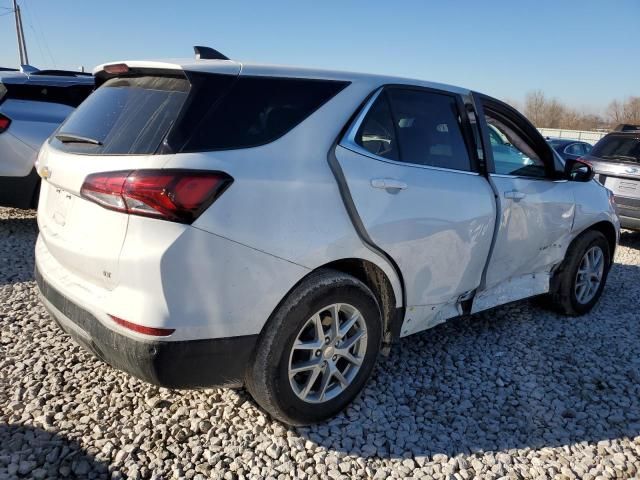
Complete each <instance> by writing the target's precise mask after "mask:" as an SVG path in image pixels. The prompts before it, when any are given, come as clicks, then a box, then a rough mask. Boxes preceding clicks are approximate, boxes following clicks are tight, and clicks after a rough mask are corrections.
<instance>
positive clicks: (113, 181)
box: [80, 169, 233, 224]
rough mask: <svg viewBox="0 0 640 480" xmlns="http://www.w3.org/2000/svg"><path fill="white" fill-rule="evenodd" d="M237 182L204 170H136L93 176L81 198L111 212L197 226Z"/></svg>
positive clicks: (225, 175)
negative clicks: (210, 208)
mask: <svg viewBox="0 0 640 480" xmlns="http://www.w3.org/2000/svg"><path fill="white" fill-rule="evenodd" d="M232 182H233V179H232V178H231V177H230V176H229V175H227V174H226V173H222V172H210V171H201V170H173V169H167V170H133V171H119V172H106V173H93V174H91V175H89V176H88V177H87V178H86V179H85V181H84V184H83V185H82V188H81V189H80V195H81V196H82V197H83V198H86V199H87V200H90V201H92V202H95V203H97V204H98V205H101V206H103V207H105V208H108V209H110V210H116V211H119V212H124V213H128V214H130V215H141V216H144V217H155V218H160V219H163V220H170V221H172V222H179V223H187V224H190V223H193V222H194V221H195V219H196V218H198V216H200V214H201V213H202V212H203V211H204V210H206V209H207V208H208V207H209V206H210V205H211V204H212V203H213V202H214V200H215V199H216V198H218V197H219V196H220V195H221V194H222V193H223V192H224V191H225V190H226V188H227V187H228V186H229V185H231V183H232Z"/></svg>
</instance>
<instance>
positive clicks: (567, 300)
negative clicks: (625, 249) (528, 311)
mask: <svg viewBox="0 0 640 480" xmlns="http://www.w3.org/2000/svg"><path fill="white" fill-rule="evenodd" d="M592 247H600V249H602V252H603V253H604V259H603V261H604V270H603V274H602V280H601V281H600V285H599V287H598V289H597V290H596V292H595V295H594V296H593V298H592V299H591V300H590V301H588V302H586V303H580V302H579V301H578V297H577V295H576V289H575V286H576V281H577V273H578V268H579V267H580V262H581V261H582V258H583V257H584V255H585V253H586V252H587V251H588V250H589V249H591V248H592ZM610 268H611V253H610V247H609V242H607V239H606V238H605V236H604V235H603V234H602V233H600V232H598V231H596V230H588V231H586V232H585V233H583V234H581V235H580V236H579V237H578V238H576V239H575V240H574V241H573V243H572V244H571V245H570V246H569V249H568V250H567V254H566V256H565V259H564V261H563V262H562V264H561V265H560V268H558V270H556V272H555V273H554V275H553V278H552V279H551V286H550V287H551V288H550V291H549V295H548V296H547V299H548V304H549V305H550V307H551V308H553V309H554V310H556V311H558V312H560V313H564V314H565V315H571V316H577V315H584V314H585V313H588V312H589V311H591V309H592V308H593V307H594V305H595V304H596V303H597V302H598V300H599V299H600V296H601V295H602V290H603V289H604V286H605V283H606V282H607V275H608V274H609V270H610Z"/></svg>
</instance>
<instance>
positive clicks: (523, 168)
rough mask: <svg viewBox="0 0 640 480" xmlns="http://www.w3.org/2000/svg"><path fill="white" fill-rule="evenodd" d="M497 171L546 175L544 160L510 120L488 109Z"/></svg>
mask: <svg viewBox="0 0 640 480" xmlns="http://www.w3.org/2000/svg"><path fill="white" fill-rule="evenodd" d="M485 117H486V120H487V126H488V128H489V139H490V144H491V151H492V152H493V163H494V167H495V173H498V174H502V175H518V176H526V177H539V178H544V177H545V176H546V169H545V165H544V162H543V161H542V160H541V159H540V157H539V156H538V154H536V152H535V151H534V150H533V148H531V146H530V145H529V144H528V143H527V142H526V141H525V140H524V139H523V138H522V137H521V136H520V135H519V134H518V133H516V131H515V128H513V126H512V125H510V124H509V122H507V121H505V120H504V119H503V118H502V117H501V116H499V115H494V114H492V113H491V110H489V109H486V114H485Z"/></svg>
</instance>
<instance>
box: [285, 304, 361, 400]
mask: <svg viewBox="0 0 640 480" xmlns="http://www.w3.org/2000/svg"><path fill="white" fill-rule="evenodd" d="M366 351H367V325H366V323H365V320H364V317H363V316H362V314H361V313H360V311H359V310H358V309H357V308H355V307H353V306H352V305H349V304H346V303H335V304H332V305H329V306H327V307H325V308H323V309H321V310H320V311H318V312H317V313H315V314H314V315H312V316H311V318H309V319H308V320H307V321H306V322H305V324H304V325H303V327H302V328H301V329H300V331H299V332H298V334H297V336H296V339H295V341H294V343H293V346H292V348H291V353H290V355H289V365H288V374H289V383H290V385H291V388H292V389H293V391H294V393H295V394H296V396H297V397H298V398H299V399H301V400H302V401H304V402H307V403H324V402H327V401H329V400H331V399H333V398H335V397H337V396H338V395H340V394H341V393H342V392H343V391H344V390H345V389H346V388H347V387H349V385H351V383H352V382H353V380H354V378H355V377H356V375H357V374H358V371H359V370H360V366H361V365H362V362H363V361H364V356H365V354H366Z"/></svg>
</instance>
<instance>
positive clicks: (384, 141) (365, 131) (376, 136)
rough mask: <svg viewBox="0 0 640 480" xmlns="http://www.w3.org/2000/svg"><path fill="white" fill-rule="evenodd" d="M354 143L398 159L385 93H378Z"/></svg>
mask: <svg viewBox="0 0 640 480" xmlns="http://www.w3.org/2000/svg"><path fill="white" fill-rule="evenodd" d="M356 143H357V144H358V145H360V146H361V147H362V148H364V149H366V150H368V151H369V152H371V153H373V154H374V155H378V156H380V157H384V158H388V159H391V160H398V159H399V158H398V144H397V141H396V134H395V129H394V127H393V117H392V116H391V110H390V108H389V102H388V100H387V96H386V95H384V94H381V95H378V98H377V99H376V101H375V103H374V104H373V105H372V107H371V109H370V110H369V112H368V113H367V116H366V117H365V119H364V121H363V122H362V125H361V126H360V129H359V130H358V133H357V135H356Z"/></svg>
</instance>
